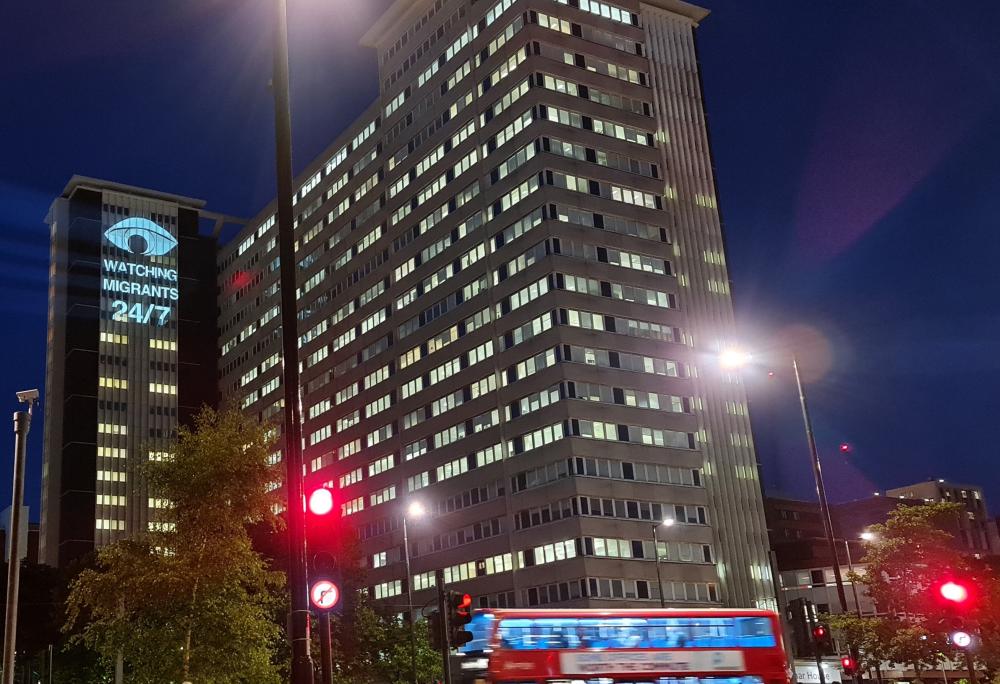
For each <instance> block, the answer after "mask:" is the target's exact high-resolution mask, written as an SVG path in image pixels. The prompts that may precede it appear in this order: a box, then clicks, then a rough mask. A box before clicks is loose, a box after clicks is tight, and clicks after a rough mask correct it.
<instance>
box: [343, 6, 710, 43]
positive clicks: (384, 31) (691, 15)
mask: <svg viewBox="0 0 1000 684" xmlns="http://www.w3.org/2000/svg"><path fill="white" fill-rule="evenodd" d="M431 2H432V0H396V2H394V3H393V4H392V6H390V7H389V9H387V10H386V11H385V13H384V14H383V15H382V16H381V17H379V19H378V21H376V22H375V24H374V25H373V26H372V27H371V28H370V29H368V32H367V33H365V35H364V36H362V37H361V44H362V45H364V46H365V47H378V45H379V43H380V42H381V41H382V40H383V39H385V38H386V37H387V36H395V35H396V34H397V33H400V32H401V27H402V26H405V25H407V24H408V23H409V20H410V18H411V17H416V16H418V15H419V14H420V13H421V12H423V11H424V8H426V7H427V5H429V4H431ZM643 4H644V5H649V6H650V7H657V8H659V9H664V10H667V11H668V12H673V13H675V14H679V15H681V16H683V17H687V18H688V19H690V20H691V21H692V22H694V23H695V24H698V23H699V22H701V21H703V20H704V19H705V17H707V16H708V14H709V10H707V9H705V8H704V7H698V6H697V5H692V4H691V3H688V2H684V0H645V2H643Z"/></svg>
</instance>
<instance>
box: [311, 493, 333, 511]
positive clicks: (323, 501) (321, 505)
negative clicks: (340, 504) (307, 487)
mask: <svg viewBox="0 0 1000 684" xmlns="http://www.w3.org/2000/svg"><path fill="white" fill-rule="evenodd" d="M332 510H333V492H331V491H330V490H329V489H327V488H326V487H320V488H319V489H316V490H313V492H312V494H310V495H309V512H310V513H312V514H313V515H326V514H327V513H329V512H330V511H332Z"/></svg>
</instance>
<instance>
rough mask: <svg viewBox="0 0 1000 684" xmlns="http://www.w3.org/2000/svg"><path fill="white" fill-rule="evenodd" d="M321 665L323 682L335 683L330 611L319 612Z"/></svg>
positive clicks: (327, 683)
mask: <svg viewBox="0 0 1000 684" xmlns="http://www.w3.org/2000/svg"><path fill="white" fill-rule="evenodd" d="M319 667H320V682H321V684H333V638H332V637H331V635H330V613H328V612H326V611H325V610H323V611H320V614H319Z"/></svg>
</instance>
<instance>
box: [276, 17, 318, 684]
mask: <svg viewBox="0 0 1000 684" xmlns="http://www.w3.org/2000/svg"><path fill="white" fill-rule="evenodd" d="M275 6H276V9H277V13H276V14H277V23H276V25H275V30H274V36H275V44H274V72H273V74H272V81H271V87H272V90H273V91H274V143H275V158H276V161H277V178H278V198H277V203H278V211H277V215H278V216H277V218H278V222H277V223H278V259H279V266H280V269H279V276H280V280H279V282H280V292H281V360H282V384H283V385H284V400H285V414H284V428H285V430H284V433H285V444H284V459H285V473H286V476H285V494H286V498H287V507H286V515H287V518H288V519H287V522H288V588H289V591H290V592H291V615H290V618H291V619H290V620H289V622H290V630H289V632H290V633H289V635H288V637H289V640H290V641H291V646H292V673H291V674H292V684H312V682H313V662H312V654H311V653H310V640H309V597H308V594H309V587H308V578H307V577H306V539H305V500H304V498H303V494H302V491H303V484H302V464H303V458H302V415H301V407H300V405H299V357H298V325H297V323H298V309H297V306H296V296H295V290H296V283H295V235H294V233H293V225H292V115H291V106H290V104H289V98H288V11H287V6H286V2H285V0H277V2H276V3H275Z"/></svg>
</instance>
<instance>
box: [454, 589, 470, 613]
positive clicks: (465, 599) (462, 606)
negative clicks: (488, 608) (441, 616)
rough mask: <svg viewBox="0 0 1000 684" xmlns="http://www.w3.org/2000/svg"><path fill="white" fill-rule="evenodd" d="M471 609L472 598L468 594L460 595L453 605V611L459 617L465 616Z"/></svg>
mask: <svg viewBox="0 0 1000 684" xmlns="http://www.w3.org/2000/svg"><path fill="white" fill-rule="evenodd" d="M471 608H472V596H470V595H469V594H462V595H461V596H460V597H459V598H458V600H457V601H456V604H455V611H456V612H457V613H458V614H459V615H467V614H468V613H469V610H470V609H471Z"/></svg>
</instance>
